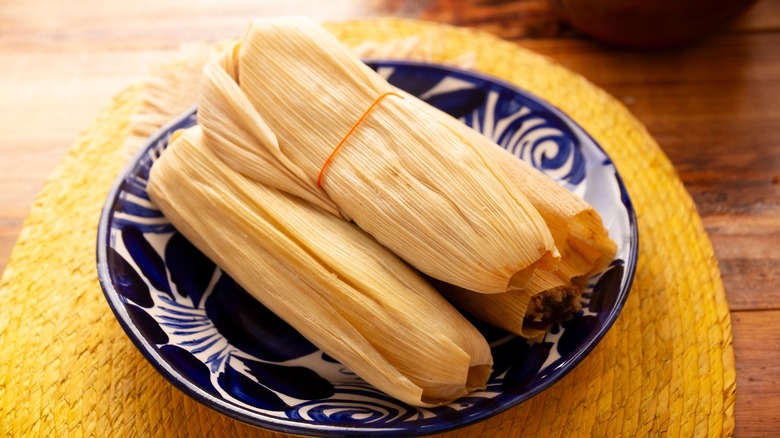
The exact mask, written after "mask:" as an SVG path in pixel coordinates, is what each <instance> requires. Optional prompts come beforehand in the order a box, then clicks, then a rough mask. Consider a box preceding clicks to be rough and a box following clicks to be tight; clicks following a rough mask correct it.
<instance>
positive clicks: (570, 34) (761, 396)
mask: <svg viewBox="0 0 780 438" xmlns="http://www.w3.org/2000/svg"><path fill="white" fill-rule="evenodd" d="M469 4H478V6H469ZM286 14H307V15H310V16H312V17H314V18H318V19H343V18H354V17H367V16H380V15H397V16H404V17H411V18H423V19H429V20H435V21H441V22H446V23H451V24H458V25H466V26H473V27H477V28H481V29H484V30H487V31H489V32H493V33H496V34H498V35H500V36H502V37H504V38H506V39H509V40H512V41H515V42H517V43H518V44H520V45H522V46H524V47H527V48H530V49H532V50H535V51H537V52H540V53H543V54H545V55H547V56H550V57H551V58H553V59H555V60H556V61H558V62H559V63H561V64H563V65H565V66H566V67H568V68H569V69H571V70H574V71H576V72H579V73H581V74H582V75H584V76H585V77H586V78H588V79H589V80H591V81H592V82H594V83H595V84H597V85H599V86H600V87H602V88H604V89H605V90H607V91H608V92H609V93H611V94H612V95H613V96H615V97H617V98H618V99H620V100H622V101H623V102H624V103H625V104H626V105H627V106H628V107H629V108H630V109H631V110H632V111H633V113H634V114H635V115H636V116H637V117H638V118H639V119H640V120H641V121H642V122H644V123H645V124H646V125H647V127H648V129H649V131H650V132H651V133H652V134H653V135H654V137H655V138H656V139H657V140H658V142H659V143H660V145H661V147H662V148H663V149H664V151H665V152H666V154H667V155H668V156H669V158H670V159H671V160H672V162H673V163H674V164H675V166H676V168H677V170H678V172H679V173H680V176H681V178H682V180H683V182H684V183H685V186H686V188H687V189H688V190H689V192H690V193H691V194H692V195H693V198H694V199H695V201H696V204H697V207H698V209H699V212H700V214H701V216H702V218H703V220H704V224H705V226H706V228H707V230H708V232H709V234H710V237H711V239H712V242H713V244H714V246H715V250H716V253H717V256H718V259H719V260H720V266H721V269H722V273H723V281H724V283H725V287H726V291H727V296H728V300H729V303H730V305H731V309H732V316H733V323H734V343H735V348H736V355H737V378H738V398H737V406H736V416H737V423H736V424H737V430H736V432H737V436H742V437H746V436H767V435H776V434H777V433H778V432H777V430H778V427H779V426H780V267H778V265H780V0H763V1H761V2H759V3H758V4H757V5H756V6H754V8H753V9H752V10H750V11H749V12H748V13H747V15H745V16H743V17H742V18H741V19H740V20H739V21H738V22H736V23H735V24H733V25H732V26H731V27H730V28H729V29H727V30H726V31H724V32H722V33H720V34H719V35H716V36H715V37H712V38H710V39H707V40H705V41H703V42H701V43H698V44H696V45H693V46H689V47H685V48H679V49H670V50H662V51H653V52H648V51H633V50H627V49H617V48H611V47H606V46H604V45H600V44H598V43H596V42H593V41H591V40H590V39H588V38H586V37H584V36H582V35H580V34H578V33H577V32H575V31H574V30H572V29H570V28H569V27H568V26H567V25H565V24H564V23H561V22H559V21H558V20H556V19H555V18H554V17H553V16H552V14H551V13H550V11H549V7H548V6H547V3H546V2H545V1H543V0H516V1H513V2H509V1H507V2H500V1H499V2H475V1H471V2H468V1H465V0H427V1H426V0H422V1H403V0H373V1H364V0H334V1H328V2H306V1H304V0H296V1H290V2H284V3H283V2H271V1H257V0H255V1H250V0H228V1H219V2H217V1H215V0H212V1H205V0H204V1H192V0H186V1H185V0H173V1H168V2H159V1H157V0H154V1H152V0H135V1H132V2H106V1H103V0H74V1H70V2H59V1H54V0H25V1H24V2H11V1H8V0H5V1H0V133H2V135H0V271H2V269H3V268H4V267H5V265H6V263H7V262H8V257H9V254H10V252H11V248H12V246H13V243H14V241H15V239H16V236H17V234H18V232H19V230H20V229H21V226H22V222H23V220H24V218H25V216H26V214H27V212H28V211H29V209H30V207H31V205H32V203H33V201H34V199H35V196H36V194H37V192H38V191H39V190H40V187H41V183H42V181H43V180H44V179H45V178H46V176H47V175H48V174H49V173H50V172H51V171H52V169H53V168H54V166H55V164H56V163H57V162H58V161H59V160H60V159H61V158H62V156H63V155H64V154H65V152H66V151H67V149H68V147H69V146H70V145H71V143H72V142H73V140H74V139H75V137H76V136H77V134H78V132H79V130H81V129H84V128H85V127H86V126H87V124H88V123H89V122H90V120H91V119H93V118H94V117H95V116H96V115H97V114H98V112H99V111H100V110H101V108H103V107H105V106H106V105H107V104H108V103H109V102H110V99H111V97H112V96H113V95H114V94H116V93H117V92H119V91H120V90H121V89H122V88H123V87H125V86H127V85H128V84H130V83H131V82H132V81H134V80H135V79H137V78H138V77H140V76H141V75H142V74H143V73H145V72H147V71H148V69H149V68H150V67H151V66H154V65H156V64H158V63H161V62H163V61H165V60H166V59H168V58H169V57H170V56H171V55H172V54H174V53H175V52H177V51H178V50H179V49H180V46H181V45H182V44H184V43H188V42H193V41H216V40H220V39H223V38H226V37H231V36H235V35H238V34H240V33H241V32H242V31H243V29H244V28H245V26H246V24H247V20H248V18H250V17H255V16H268V15H286Z"/></svg>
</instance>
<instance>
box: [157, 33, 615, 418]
mask: <svg viewBox="0 0 780 438" xmlns="http://www.w3.org/2000/svg"><path fill="white" fill-rule="evenodd" d="M198 103H199V112H198V126H197V127H193V128H190V129H188V130H185V131H180V132H178V133H177V135H175V136H174V138H172V139H171V142H170V146H169V147H168V149H167V150H166V151H165V152H164V153H163V155H162V157H161V158H160V159H159V160H157V162H156V163H155V164H154V166H153V168H152V173H151V177H150V181H149V194H150V196H151V198H152V199H153V201H154V202H155V203H156V204H157V205H158V206H159V207H160V209H161V210H162V211H163V213H164V214H165V215H166V217H168V218H169V219H170V220H171V222H172V223H173V224H174V225H175V226H176V227H177V228H178V229H179V230H180V231H181V232H182V233H183V234H184V235H185V236H186V237H187V238H188V239H189V240H191V241H192V242H193V244H195V245H196V246H197V247H198V248H199V249H200V250H202V251H203V252H204V253H205V254H206V255H207V256H209V257H210V258H212V259H213V260H214V261H215V262H216V263H217V264H218V265H219V266H220V267H222V269H223V270H225V271H226V272H227V273H228V274H230V275H231V276H232V277H233V278H234V279H235V280H236V281H237V282H238V283H239V284H241V285H242V286H243V287H244V288H245V289H246V290H247V291H249V292H250V293H251V294H252V295H253V296H255V298H257V299H258V300H259V301H261V302H262V303H263V304H265V305H266V306H267V307H268V308H269V309H271V310H272V311H273V312H275V313H277V314H278V315H279V316H280V317H281V318H283V319H285V320H286V321H287V322H288V323H290V324H291V325H292V326H293V327H295V328H296V329H297V330H299V331H300V332H301V333H302V334H303V335H304V336H306V337H307V338H308V339H309V340H311V341H312V342H313V343H314V344H315V345H317V346H318V347H320V348H321V349H322V350H323V351H325V352H326V353H328V354H329V355H331V356H332V357H334V358H336V359H338V360H339V361H341V362H342V363H343V364H344V365H345V366H347V367H349V368H350V369H351V370H352V371H354V372H355V373H356V374H357V375H359V376H361V377H362V378H363V379H365V380H366V381H367V382H369V383H371V384H373V385H374V386H376V387H377V388H378V389H381V390H382V391H385V392H386V393H388V394H389V395H391V396H393V397H396V398H398V399H399V400H402V401H404V402H406V403H410V404H414V405H419V406H432V405H437V404H442V403H447V402H449V401H452V400H454V399H456V398H458V397H460V396H463V395H465V394H467V393H468V392H470V391H473V390H475V389H478V388H481V387H484V385H485V383H486V381H487V379H488V377H489V375H490V370H491V364H492V358H491V355H490V349H489V347H488V345H487V342H486V341H485V339H484V338H483V337H482V336H481V334H480V333H479V332H478V331H477V330H476V329H475V328H474V327H473V326H472V325H471V324H470V323H469V322H468V321H467V320H466V319H465V318H464V317H463V316H462V315H461V314H460V313H459V312H458V311H457V310H455V308H454V307H453V306H452V305H451V304H450V303H449V302H448V301H446V300H445V299H444V298H442V296H441V295H439V292H437V291H436V290H434V289H433V287H432V286H431V285H430V284H429V283H428V282H426V281H425V280H424V279H423V275H421V273H422V274H424V275H425V276H427V277H430V278H431V279H433V281H435V283H436V285H437V287H438V288H439V289H440V291H441V292H443V293H445V294H446V295H447V297H448V298H449V299H450V300H452V301H453V302H454V303H455V304H456V305H457V306H458V307H460V308H462V309H464V310H466V311H468V312H469V313H472V314H473V315H475V316H476V317H478V318H480V319H483V320H485V321H487V322H489V323H492V324H494V325H497V326H500V327H503V328H506V329H507V330H510V331H512V332H515V333H518V334H520V335H522V336H525V337H529V338H535V337H538V336H539V335H540V333H543V327H544V326H545V324H549V323H551V322H553V321H554V320H555V319H558V318H560V317H562V316H564V315H565V314H567V313H569V314H570V313H571V312H572V311H575V310H576V308H577V303H578V302H579V295H580V294H581V293H582V290H583V289H584V287H585V285H586V283H587V280H588V278H589V277H590V276H591V275H593V274H595V273H597V272H600V271H601V270H603V269H604V268H605V267H606V266H607V265H608V264H609V262H610V261H611V260H612V258H613V256H614V252H615V245H614V243H613V242H612V241H611V240H610V239H609V237H608V236H607V232H606V230H605V229H604V227H603V225H602V221H601V219H600V218H599V216H598V214H597V213H596V212H595V211H594V210H593V208H592V207H591V206H589V205H588V204H587V203H585V202H584V201H582V200H581V199H580V198H578V197H577V196H576V195H574V194H572V193H570V192H569V191H567V190H565V189H563V188H561V187H560V186H558V185H557V184H556V183H555V182H553V181H552V180H550V179H548V178H547V177H546V176H544V175H542V174H541V173H539V172H538V171H536V170H535V169H533V168H531V167H529V166H528V165H526V164H524V163H523V162H521V161H520V160H517V159H516V158H514V157H507V156H504V155H502V154H505V153H506V152H504V151H503V149H501V148H500V147H499V146H497V145H495V144H493V143H492V142H490V141H489V140H488V139H486V138H485V137H483V136H482V135H480V134H479V133H477V132H476V131H473V130H472V129H470V128H468V127H466V126H465V125H463V124H462V123H461V122H459V121H457V120H456V119H454V118H452V117H450V116H449V115H447V114H444V113H443V112H441V111H438V110H436V109H434V108H432V107H430V106H428V105H427V104H425V103H423V102H421V101H420V100H418V99H416V98H414V97H412V96H410V95H408V94H406V93H403V92H401V91H399V90H396V89H394V87H392V86H391V85H390V84H388V83H387V82H386V81H385V80H384V79H382V78H381V77H380V76H379V75H378V74H376V73H375V72H374V71H372V70H371V69H369V68H368V67H366V66H365V65H364V64H362V63H361V62H360V60H358V59H357V58H355V57H354V56H353V55H352V54H351V53H350V52H349V51H348V50H347V49H346V48H345V47H343V46H341V45H340V43H339V42H338V41H337V40H336V39H335V38H333V37H332V36H331V35H329V34H328V33H327V32H326V31H324V30H323V29H322V28H321V27H319V26H318V25H317V24H316V23H313V22H311V21H308V20H306V19H302V18H282V19H273V20H261V21H255V22H253V23H252V25H251V26H250V28H249V30H248V32H247V34H246V35H245V36H244V38H243V39H242V40H240V41H236V42H235V43H233V44H231V45H230V46H229V47H228V48H227V50H225V51H224V52H223V53H222V54H221V55H220V56H218V57H217V58H216V59H214V60H212V62H210V63H209V65H208V66H207V67H206V69H205V70H204V74H203V80H202V84H201V91H200V98H199V102H198ZM418 271H419V272H418ZM549 303H557V304H555V305H554V306H553V307H556V309H551V308H550V307H551V306H550V305H549ZM561 309H564V310H563V311H562V310H561Z"/></svg>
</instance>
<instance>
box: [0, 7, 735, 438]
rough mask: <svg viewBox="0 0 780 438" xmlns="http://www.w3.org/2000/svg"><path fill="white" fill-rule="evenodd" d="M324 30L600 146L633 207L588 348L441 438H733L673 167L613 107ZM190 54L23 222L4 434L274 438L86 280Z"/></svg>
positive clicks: (706, 252)
mask: <svg viewBox="0 0 780 438" xmlns="http://www.w3.org/2000/svg"><path fill="white" fill-rule="evenodd" d="M327 26H328V28H329V29H330V30H331V31H332V32H333V33H334V34H335V35H337V36H338V38H340V39H341V40H343V41H344V42H345V43H346V44H348V45H350V46H352V47H353V48H355V50H356V51H357V52H358V53H360V54H362V55H377V56H384V57H390V55H394V57H404V58H415V59H424V60H429V61H433V62H447V63H451V64H458V65H461V66H463V65H465V66H467V67H471V68H474V69H476V70H479V71H481V72H484V73H487V74H490V75H494V76H497V77H500V78H503V79H505V80H507V81H510V82H513V83H515V84H517V85H519V86H520V87H523V88H525V89H527V90H530V91H531V92H533V93H535V94H537V95H539V96H542V97H544V98H545V99H547V100H548V101H550V102H551V103H552V104H554V105H556V106H557V107H559V108H561V109H562V110H563V111H564V112H566V113H568V114H569V115H570V116H571V117H572V118H573V119H574V120H576V121H577V122H578V123H579V124H580V125H582V126H583V127H584V128H585V130H587V131H588V132H589V133H590V134H591V135H592V136H593V137H594V138H595V139H596V141H597V142H599V143H600V144H601V145H602V146H603V147H604V149H606V151H607V152H608V153H609V155H610V156H611V157H612V159H613V161H614V163H615V165H616V166H617V168H618V169H619V171H620V173H621V174H622V176H623V177H624V179H625V183H626V186H627V188H628V192H629V194H630V196H631V198H632V200H633V203H634V206H635V207H636V212H637V217H638V224H639V236H640V255H639V262H638V267H637V273H636V278H635V281H634V286H633V289H632V291H631V293H630V294H629V297H628V301H627V303H626V305H625V308H624V309H623V311H622V314H621V315H620V317H619V318H618V319H617V322H616V323H615V325H614V326H613V328H612V329H611V330H610V331H609V333H608V334H607V336H606V337H605V338H604V339H603V340H602V341H601V343H600V344H599V345H598V347H597V348H596V349H595V350H594V351H593V352H592V353H591V354H590V355H589V356H588V357H587V358H585V360H584V361H583V362H582V363H581V364H580V365H578V366H577V367H576V368H575V369H574V370H573V371H571V372H570V373H569V374H568V375H566V376H565V377H564V378H563V379H562V380H560V381H559V382H558V383H556V384H555V385H553V386H552V387H550V388H549V389H547V390H545V391H544V392H542V393H541V394H539V395H537V396H535V397H533V398H532V399H530V400H528V401H527V402H525V403H522V404H520V405H518V406H517V407H515V408H513V409H510V410H508V411H506V412H504V413H502V414H500V415H497V416H496V417H493V418H490V419H488V420H486V421H483V422H480V423H477V424H474V425H471V426H469V427H467V428H464V429H460V430H457V431H454V432H450V433H449V434H447V436H457V437H472V436H519V435H520V434H521V433H522V435H523V436H544V437H546V436H561V435H563V436H606V437H614V436H620V435H622V436H636V435H641V436H646V435H659V434H667V433H668V434H669V435H671V436H686V437H687V436H719V435H731V434H732V433H733V430H734V400H735V367H734V353H733V350H732V342H731V341H732V339H731V323H730V318H729V311H728V305H727V303H726V301H725V296H724V291H723V286H722V284H721V280H720V273H719V270H718V267H717V262H716V260H715V257H714V254H713V250H712V247H711V245H710V242H709V239H708V238H707V236H706V234H705V231H704V229H703V227H702V224H701V220H700V218H699V217H698V215H697V213H696V210H695V207H694V204H693V202H692V200H691V198H690V197H689V195H688V194H687V193H686V192H685V190H684V188H683V186H682V184H681V182H680V180H679V179H678V177H677V175H676V173H675V171H674V169H673V167H672V165H671V164H670V162H669V161H668V160H667V158H666V157H665V156H664V155H663V153H662V152H661V150H660V149H659V148H658V146H657V145H656V143H655V141H654V140H653V139H652V138H651V137H650V135H649V134H648V133H647V131H646V130H645V129H644V127H643V126H642V125H641V124H640V123H639V122H638V121H637V120H635V119H634V118H633V117H632V116H631V115H630V113H629V112H628V110H627V109H626V108H625V107H623V106H622V105H621V104H620V103H618V102H617V101H616V100H614V99H613V98H611V97H610V96H609V95H607V94H606V93H605V92H603V91H602V90H600V89H598V88H596V87H595V86H593V85H591V84H590V83H588V82H587V81H586V80H585V79H583V78H581V77H579V76H577V75H576V74H573V73H571V72H569V71H567V70H566V69H564V68H563V67H561V66H559V65H556V64H555V63H553V62H551V61H550V60H548V59H546V58H544V57H541V56H539V55H536V54H534V53H531V52H529V51H527V50H524V49H522V48H519V47H517V46H516V45H514V44H510V43H508V42H505V41H501V40H499V39H497V38H495V37H492V36H490V35H487V34H484V33H481V32H478V31H474V30H467V29H461V28H454V27H448V26H443V25H437V24H431V23H423V22H419V21H405V20H396V19H377V20H361V21H352V22H344V23H330V24H328V25H327ZM367 41H368V42H367ZM191 52H192V53H191V54H187V55H186V56H184V55H183V56H182V58H181V59H178V60H175V61H172V62H171V63H170V64H168V65H166V66H162V67H160V68H159V69H158V71H157V72H156V74H154V75H153V76H152V77H151V78H150V79H149V80H145V81H139V83H137V84H135V85H133V86H131V87H129V88H128V89H126V90H125V91H124V92H122V93H121V94H120V95H118V96H117V97H116V98H115V100H114V101H113V103H112V105H111V106H110V108H108V109H107V110H105V111H104V112H103V113H102V114H100V115H99V117H98V118H97V120H96V121H95V122H94V123H93V124H92V125H91V126H90V127H89V128H88V129H87V130H85V131H84V132H83V134H82V135H81V136H80V137H79V139H78V140H77V141H76V143H75V145H74V146H73V147H72V149H71V150H70V151H69V153H68V154H67V156H66V157H65V159H64V160H63V161H62V162H61V163H60V164H59V166H58V167H57V168H56V170H55V171H54V173H53V174H52V175H51V176H50V177H49V179H48V181H47V182H46V184H45V185H44V188H43V190H42V192H41V193H40V195H39V197H38V199H37V201H36V202H35V204H34V206H33V208H32V211H31V212H30V214H29V217H28V218H27V220H26V222H25V225H24V227H23V229H22V231H21V233H20V235H19V239H18V242H17V243H16V246H15V247H14V250H13V253H12V255H11V259H10V262H9V264H8V267H7V268H6V271H5V273H4V276H3V279H2V282H1V283H0V309H2V310H0V312H1V313H0V433H3V435H8V436H41V435H44V436H52V435H56V436H63V435H70V434H73V435H76V436H81V435H93V436H100V437H103V436H111V435H113V436H134V435H141V436H264V437H265V436H279V434H276V433H273V432H268V431H264V430H262V429H257V428H253V427H250V426H247V425H245V424H243V423H240V422H237V421H234V420H232V419H230V418H228V417H226V416H223V415H221V414H218V413H216V412H213V411H211V410H210V409H209V408H207V407H205V406H203V405H201V404H199V403H197V402H195V401H194V400H192V399H190V398H189V397H188V396H186V395H184V394H183V393H182V392H180V391H179V390H177V389H175V388H174V387H173V386H172V385H171V384H169V383H168V382H167V381H166V380H165V379H163V378H162V377H161V376H160V375H159V374H158V373H157V372H156V371H155V370H154V368H153V367H152V366H151V365H150V364H149V363H148V362H147V361H146V359H145V358H144V357H143V356H142V355H141V353H139V352H138V351H137V350H136V348H135V347H134V346H133V344H132V342H131V341H130V339H128V337H127V336H126V335H125V333H124V332H123V330H122V328H121V327H120V325H119V323H118V322H117V321H116V320H115V318H114V316H113V313H112V312H111V310H110V309H109V306H108V304H107V303H106V301H105V299H104V297H103V293H102V291H101V288H100V285H99V284H98V279H97V274H96V269H95V241H96V233H97V223H98V218H99V215H100V211H101V207H102V206H103V203H104V201H105V199H106V196H107V193H108V190H109V188H110V187H111V185H112V183H113V181H114V179H115V178H116V176H117V174H118V173H119V172H120V170H121V169H122V168H123V167H124V165H125V163H126V161H127V158H128V157H129V152H131V150H132V149H133V148H137V147H138V144H139V142H140V141H142V139H143V137H145V136H146V135H148V134H150V133H151V132H152V131H153V130H155V129H157V128H158V127H159V126H160V125H162V124H163V123H164V122H166V121H168V120H169V119H170V118H172V117H173V115H175V114H177V113H179V112H181V111H183V110H184V109H185V108H187V107H189V106H190V105H192V104H193V103H194V102H195V97H194V91H193V90H194V84H195V83H196V82H197V77H198V73H199V68H200V66H202V65H203V62H205V59H206V58H207V56H208V53H206V52H208V50H205V51H204V50H200V51H198V50H191ZM174 84H175V85H176V86H174Z"/></svg>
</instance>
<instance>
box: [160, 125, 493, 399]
mask: <svg viewBox="0 0 780 438" xmlns="http://www.w3.org/2000/svg"><path fill="white" fill-rule="evenodd" d="M148 191H149V195H150V196H151V198H152V200H153V201H154V202H155V203H156V204H157V205H158V206H159V207H160V209H161V210H162V212H163V213H164V214H165V216H166V217H167V218H168V219H170V220H171V222H172V223H173V224H174V225H175V226H176V227H177V229H179V230H180V231H181V232H182V233H183V234H184V235H185V236H186V237H187V238H188V239H189V240H190V241H191V242H193V244H194V245H195V246H197V247H198V248H199V249H200V250H201V251H203V252H204V253H205V254H206V255H207V256H208V257H209V258H211V259H212V260H214V261H215V262H216V263H217V264H218V265H219V266H221V267H222V268H223V269H224V270H225V271H226V272H227V273H228V274H230V275H231V276H232V277H233V278H234V279H235V280H236V281H237V282H238V283H239V284H241V285H242V286H243V287H244V288H245V289H246V290H247V291H249V293H251V294H252V295H253V296H254V297H255V298H257V299H258V300H259V301H261V302H262V303H263V304H264V305H266V306H267V307H268V308H269V309H270V310H271V311H273V312H274V313H276V314H277V315H279V316H280V317H281V318H283V319H284V320H285V321H287V322H288V323H289V324H291V325H292V326H293V327H295V328H296V329H297V330H298V331H299V332H300V333H301V334H303V335H304V336H305V337H306V338H308V339H309V340H310V341H311V342H312V343H314V344H315V345H317V346H318V347H320V348H321V349H322V350H323V351H325V352H326V353H327V354H329V355H331V356H332V357H334V358H336V359H338V360H339V361H341V362H342V363H343V364H344V365H345V366H347V367H349V368H350V369H351V370H352V371H353V372H355V373H356V374H357V375H359V376H360V377H362V378H363V379H365V380H366V381H367V382H369V383H371V384H372V385H374V386H375V387H377V388H379V389H380V390H382V391H384V392H386V393H387V394H389V395H391V396H393V397H395V398H397V399H399V400H401V401H403V402H406V403H409V404H413V405H418V406H432V405H438V404H441V403H446V402H449V401H451V400H453V399H455V398H458V397H460V396H463V395H466V394H467V393H468V392H469V391H472V390H474V389H476V388H479V387H483V386H484V385H485V382H486V381H487V378H488V376H489V374H490V372H491V364H492V358H491V354H490V349H489V347H488V345H487V342H486V341H485V339H484V338H483V337H482V336H481V334H480V333H479V332H478V331H477V330H476V329H475V328H474V327H473V326H472V325H471V324H470V323H468V322H467V321H466V320H465V319H464V318H463V317H462V316H461V315H460V314H459V313H458V312H457V311H456V310H455V309H454V308H453V307H452V306H450V305H449V303H447V301H446V300H444V298H442V297H441V296H440V295H439V294H438V293H436V292H435V291H434V290H433V289H432V288H431V287H430V286H429V285H428V284H427V283H425V282H424V281H423V280H422V279H421V278H420V277H419V276H418V275H417V274H416V273H415V272H414V271H412V270H411V269H410V268H408V267H407V265H406V264H404V263H403V262H402V261H400V260H399V259H398V258H396V257H395V256H394V255H393V254H392V253H390V252H389V251H387V250H386V249H385V248H383V247H382V246H381V245H380V244H378V243H377V242H376V241H375V240H374V239H372V238H371V237H370V236H368V235H367V234H365V233H364V232H363V231H361V230H360V229H359V228H358V227H356V226H354V225H353V224H350V223H348V222H346V221H344V220H342V219H339V218H338V217H336V216H334V215H332V214H329V213H327V212H325V211H324V210H322V209H320V208H318V207H315V206H313V205H311V204H310V203H308V202H306V201H303V200H300V199H298V198H296V197H293V196H291V195H287V194H285V193H283V192H280V191H278V190H275V189H271V188H268V187H266V186H264V185H262V184H259V183H257V182H256V181H252V180H250V179H248V178H246V177H244V176H242V175H241V174H240V173H238V172H236V171H235V170H233V169H232V168H230V167H229V166H227V165H226V164H225V163H224V162H222V161H221V160H220V159H219V158H218V157H217V156H216V155H215V154H214V153H213V152H212V151H211V150H210V149H209V148H207V147H205V146H204V144H203V139H202V131H201V129H200V128H199V127H194V128H190V129H188V130H186V131H179V132H178V133H177V134H176V135H175V136H174V138H173V139H172V142H171V145H170V146H169V147H168V149H167V150H166V151H165V152H164V153H163V154H162V157H161V158H160V159H159V160H157V161H156V162H155V163H154V165H153V167H152V170H151V175H150V180H149V186H148Z"/></svg>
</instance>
